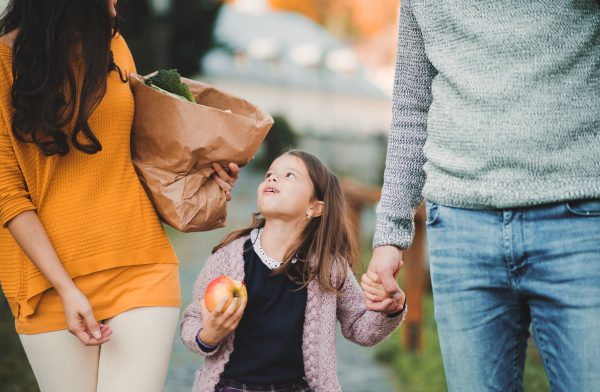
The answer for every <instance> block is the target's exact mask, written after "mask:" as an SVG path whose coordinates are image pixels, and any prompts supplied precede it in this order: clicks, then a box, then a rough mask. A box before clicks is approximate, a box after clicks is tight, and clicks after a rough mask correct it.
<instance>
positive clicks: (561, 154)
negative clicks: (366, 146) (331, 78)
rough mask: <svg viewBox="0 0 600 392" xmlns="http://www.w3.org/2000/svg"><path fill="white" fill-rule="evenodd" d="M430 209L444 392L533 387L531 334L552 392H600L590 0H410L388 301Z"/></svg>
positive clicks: (380, 305) (379, 267) (382, 237)
mask: <svg viewBox="0 0 600 392" xmlns="http://www.w3.org/2000/svg"><path fill="white" fill-rule="evenodd" d="M423 198H425V199H427V216H428V220H427V237H428V241H429V253H430V268H431V279H432V287H433V295H434V305H435V317H436V322H437V324H438V330H439V337H440V344H441V348H442V355H443V359H444V366H445V371H446V377H447V381H448V387H449V389H450V391H461V392H462V391H477V392H480V391H521V390H523V370H524V366H525V353H526V347H527V338H528V337H529V327H530V325H531V324H532V323H533V333H534V337H535V340H536V343H537V346H538V349H539V351H540V354H541V356H542V359H543V362H544V365H545V367H546V374H547V376H548V379H549V382H550V386H551V388H552V390H553V391H570V392H572V391H577V392H582V391H592V390H594V391H597V390H598V388H600V7H599V5H598V2H597V1H596V0H579V1H574V0H555V1H540V0H506V1H499V0H477V1H476V0H466V1H436V2H431V1H426V0H402V4H401V13H400V33H399V43H398V58H397V66H396V77H395V88H394V104H393V119H392V126H391V130H390V136H389V146H388V155H387V162H386V170H385V183H384V187H383V192H382V199H381V203H380V204H379V206H378V209H377V228H376V233H375V239H374V244H373V246H374V252H373V258H372V260H371V263H370V265H369V273H370V275H371V276H374V277H375V278H377V276H378V277H379V278H380V279H381V281H382V282H383V283H384V285H385V287H386V290H387V292H388V293H389V294H392V295H394V294H396V293H397V292H398V290H399V288H398V285H397V283H396V280H395V278H396V276H397V274H398V271H399V269H400V267H401V266H402V262H401V254H402V250H403V249H407V248H408V247H409V245H410V243H411V241H412V237H413V233H414V228H413V215H414V213H415V211H416V210H417V208H418V207H419V205H420V204H421V203H422V201H423ZM374 274H377V275H374ZM408 301H409V304H410V298H409V299H408ZM367 306H368V307H369V308H370V309H373V310H382V309H386V310H387V311H389V312H392V311H395V309H397V308H398V307H399V305H398V304H397V303H396V300H394V299H393V298H392V299H386V300H384V301H382V302H377V303H373V302H371V301H369V300H367Z"/></svg>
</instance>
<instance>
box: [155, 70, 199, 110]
mask: <svg viewBox="0 0 600 392" xmlns="http://www.w3.org/2000/svg"><path fill="white" fill-rule="evenodd" d="M144 83H145V84H146V85H147V86H150V87H155V88H156V87H158V88H157V90H159V89H160V90H159V91H161V90H163V92H164V91H166V92H169V93H171V94H175V95H179V96H181V97H183V98H184V99H185V100H187V101H190V102H194V103H196V100H195V99H194V96H193V95H192V92H191V91H190V87H189V86H188V85H187V84H186V83H181V76H180V75H179V74H178V73H177V70H176V69H170V70H168V71H165V70H162V69H161V70H159V71H158V73H157V74H156V75H154V76H151V77H149V78H148V79H146V81H145V82H144Z"/></svg>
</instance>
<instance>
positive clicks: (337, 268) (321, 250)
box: [213, 150, 362, 295]
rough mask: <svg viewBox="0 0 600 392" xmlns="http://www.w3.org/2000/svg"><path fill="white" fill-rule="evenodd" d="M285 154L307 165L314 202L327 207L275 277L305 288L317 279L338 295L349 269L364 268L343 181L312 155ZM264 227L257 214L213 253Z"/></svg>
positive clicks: (290, 250) (301, 238) (230, 235)
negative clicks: (321, 202) (286, 278)
mask: <svg viewBox="0 0 600 392" xmlns="http://www.w3.org/2000/svg"><path fill="white" fill-rule="evenodd" d="M285 154H289V155H293V156H295V157H297V158H300V159H301V160H302V162H304V164H305V165H306V168H307V169H308V174H309V175H310V179H311V180H312V182H313V184H314V188H315V193H314V195H313V199H314V200H319V201H323V204H324V205H323V214H322V215H321V216H319V217H315V218H312V219H311V220H310V222H309V224H308V226H307V227H306V230H304V232H303V233H302V234H301V235H300V238H298V239H297V240H296V242H295V243H294V244H293V245H292V247H291V248H290V249H288V251H287V252H286V254H285V258H284V260H283V265H282V266H281V267H279V268H277V269H275V270H273V274H274V275H275V274H283V273H285V274H287V276H288V277H289V278H290V279H292V280H298V281H299V282H298V283H300V284H301V285H302V287H304V286H306V285H307V284H308V283H309V282H310V281H311V280H313V279H317V281H318V282H319V286H320V287H321V289H322V290H323V291H325V292H333V293H336V294H338V295H339V294H341V289H342V288H343V286H344V282H345V281H346V278H347V270H348V266H350V267H351V269H352V270H353V271H356V269H357V268H358V266H359V265H362V260H361V258H360V252H359V250H358V244H357V240H356V238H355V236H354V235H353V230H352V225H351V223H350V220H349V217H348V214H347V207H346V199H345V197H344V193H343V191H342V186H341V183H340V180H339V179H338V177H337V176H336V175H335V174H333V173H332V172H331V170H329V168H328V167H327V166H325V165H324V164H323V162H321V161H320V160H319V158H317V157H316V156H314V155H312V154H310V153H307V152H304V151H300V150H291V151H288V152H286V153H284V155H285ZM264 225H265V218H263V217H261V216H260V214H259V213H255V214H254V215H253V218H252V224H251V225H250V226H248V227H246V228H244V229H239V230H235V231H233V232H231V233H229V234H228V235H227V236H226V237H225V238H224V239H223V241H221V243H220V244H219V245H218V246H216V247H215V248H214V249H213V253H215V252H216V251H217V250H219V249H221V248H222V247H224V246H226V245H227V244H229V243H230V242H232V241H235V240H236V239H238V238H242V237H245V236H247V235H249V234H250V232H251V231H252V230H254V229H257V228H262V227H264ZM294 257H297V259H298V262H297V263H292V260H293V259H294Z"/></svg>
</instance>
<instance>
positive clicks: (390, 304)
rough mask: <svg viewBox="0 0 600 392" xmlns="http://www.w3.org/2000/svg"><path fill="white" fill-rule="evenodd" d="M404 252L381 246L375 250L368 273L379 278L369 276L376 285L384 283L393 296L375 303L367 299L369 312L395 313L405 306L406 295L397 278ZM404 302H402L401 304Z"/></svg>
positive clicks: (388, 246)
mask: <svg viewBox="0 0 600 392" xmlns="http://www.w3.org/2000/svg"><path fill="white" fill-rule="evenodd" d="M402 264H403V263H402V250H400V249H398V248H396V247H395V246H392V245H384V246H379V247H377V248H375V249H373V256H372V257H371V262H370V263H369V270H368V272H367V273H375V274H377V276H378V278H379V279H377V278H375V276H373V275H372V274H369V276H370V277H372V278H371V279H373V280H374V281H375V283H382V284H383V287H384V288H385V291H386V292H387V293H388V294H390V295H391V296H392V298H386V299H384V300H383V301H379V302H374V301H372V300H370V299H369V298H367V297H365V304H366V306H367V309H368V310H373V311H376V312H384V313H395V312H397V311H399V310H400V309H402V306H403V305H404V299H403V298H404V295H403V294H404V293H403V292H402V290H400V287H399V286H398V282H397V278H398V274H399V273H400V268H402ZM401 300H402V302H400V301H401Z"/></svg>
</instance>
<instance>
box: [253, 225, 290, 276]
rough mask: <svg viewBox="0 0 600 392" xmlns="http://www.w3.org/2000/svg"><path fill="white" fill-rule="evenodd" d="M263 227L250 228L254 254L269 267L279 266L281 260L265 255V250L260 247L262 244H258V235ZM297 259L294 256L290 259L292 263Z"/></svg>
mask: <svg viewBox="0 0 600 392" xmlns="http://www.w3.org/2000/svg"><path fill="white" fill-rule="evenodd" d="M262 232H263V229H254V230H252V232H251V233H250V240H251V241H252V246H253V247H254V251H255V252H256V254H257V255H258V257H259V258H260V259H261V260H262V262H263V264H264V265H266V266H267V267H268V268H269V269H276V268H279V267H281V265H282V264H283V263H282V262H281V261H276V260H274V259H273V258H271V257H269V255H267V254H266V253H265V251H264V250H263V248H262V245H261V244H260V236H261V235H262ZM296 261H297V260H296V258H295V257H294V260H292V263H295V262H296Z"/></svg>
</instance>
